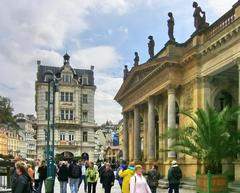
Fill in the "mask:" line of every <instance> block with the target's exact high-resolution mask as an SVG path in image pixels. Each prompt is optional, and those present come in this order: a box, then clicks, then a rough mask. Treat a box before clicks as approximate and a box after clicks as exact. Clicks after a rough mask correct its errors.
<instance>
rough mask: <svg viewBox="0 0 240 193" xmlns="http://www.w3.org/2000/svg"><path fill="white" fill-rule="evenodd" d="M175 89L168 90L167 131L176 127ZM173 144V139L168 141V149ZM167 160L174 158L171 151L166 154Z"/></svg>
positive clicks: (174, 155) (173, 153)
mask: <svg viewBox="0 0 240 193" xmlns="http://www.w3.org/2000/svg"><path fill="white" fill-rule="evenodd" d="M175 101H176V99H175V89H174V88H169V89H168V129H174V128H175V127H176V105H175V103H176V102H175ZM173 144H174V140H173V139H168V147H171V146H172V145H173ZM168 158H176V153H175V152H173V151H170V152H168Z"/></svg>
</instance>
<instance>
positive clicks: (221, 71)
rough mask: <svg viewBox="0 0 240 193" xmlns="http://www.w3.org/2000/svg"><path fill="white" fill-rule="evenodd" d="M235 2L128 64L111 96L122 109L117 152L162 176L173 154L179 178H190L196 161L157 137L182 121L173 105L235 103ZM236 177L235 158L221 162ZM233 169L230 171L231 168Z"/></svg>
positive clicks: (238, 23) (239, 65)
mask: <svg viewBox="0 0 240 193" xmlns="http://www.w3.org/2000/svg"><path fill="white" fill-rule="evenodd" d="M239 81H240V2H239V1H238V2H237V3H236V4H235V5H233V7H232V9H231V10H229V11H228V12H227V13H226V14H224V15H223V16H222V17H221V18H219V19H218V20H217V21H216V22H214V23H213V24H212V25H210V26H208V27H207V28H206V29H205V30H203V31H200V32H198V33H193V35H192V36H191V37H190V38H189V39H188V40H187V41H186V42H184V43H177V42H173V41H169V42H167V43H166V45H165V47H164V48H163V49H162V50H161V51H160V52H158V53H157V54H156V55H155V56H154V58H152V59H150V60H148V61H147V62H146V63H144V64H141V65H138V66H135V67H133V68H132V69H131V70H130V71H129V72H128V73H127V76H126V78H125V80H124V82H123V84H122V85H121V87H120V89H119V91H118V93H117V94H116V96H115V100H116V101H117V102H118V103H119V104H120V105H121V106H122V113H123V120H124V124H123V157H124V159H126V160H128V161H134V162H135V163H144V164H145V166H146V168H149V167H150V165H152V164H158V165H159V167H160V170H161V173H162V174H163V175H164V176H166V174H167V171H168V168H169V166H170V161H171V160H173V159H176V160H177V161H178V163H179V164H180V166H181V168H182V170H183V175H184V177H194V176H195V173H196V171H197V169H198V168H200V167H201V165H200V163H199V162H198V161H197V160H195V159H193V158H192V157H189V156H186V155H184V154H179V153H178V154H177V153H175V152H163V151H161V150H162V149H167V148H168V147H169V146H171V144H172V143H173V141H171V140H162V139H161V138H160V136H161V134H163V133H165V132H166V131H167V130H168V128H178V127H182V126H184V125H186V124H187V123H186V120H185V119H184V118H183V117H182V116H179V115H178V111H179V109H185V110H188V111H191V112H195V111H196V110H197V108H206V106H207V104H210V105H212V106H214V107H216V108H217V109H222V108H223V107H224V106H226V105H231V106H234V105H239V101H240V99H239V97H240V88H239ZM223 167H224V168H223V170H230V171H231V172H232V173H233V174H234V173H235V180H238V181H240V162H239V161H237V160H236V161H235V162H232V163H226V164H224V165H223ZM234 169H235V172H234Z"/></svg>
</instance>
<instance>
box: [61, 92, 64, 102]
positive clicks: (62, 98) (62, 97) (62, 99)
mask: <svg viewBox="0 0 240 193" xmlns="http://www.w3.org/2000/svg"><path fill="white" fill-rule="evenodd" d="M61 101H64V92H61Z"/></svg>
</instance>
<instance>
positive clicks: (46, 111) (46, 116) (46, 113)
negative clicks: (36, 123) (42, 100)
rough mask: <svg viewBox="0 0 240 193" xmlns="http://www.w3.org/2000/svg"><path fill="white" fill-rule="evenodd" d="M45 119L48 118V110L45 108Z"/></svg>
mask: <svg viewBox="0 0 240 193" xmlns="http://www.w3.org/2000/svg"><path fill="white" fill-rule="evenodd" d="M45 120H48V110H47V109H45Z"/></svg>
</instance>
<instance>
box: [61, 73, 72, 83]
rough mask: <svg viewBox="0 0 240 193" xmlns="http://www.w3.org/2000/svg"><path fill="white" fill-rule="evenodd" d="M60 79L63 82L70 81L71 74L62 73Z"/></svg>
mask: <svg viewBox="0 0 240 193" xmlns="http://www.w3.org/2000/svg"><path fill="white" fill-rule="evenodd" d="M62 80H63V82H65V83H71V82H72V75H69V74H64V75H63V76H62Z"/></svg>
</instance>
